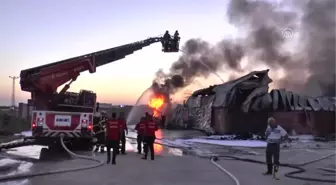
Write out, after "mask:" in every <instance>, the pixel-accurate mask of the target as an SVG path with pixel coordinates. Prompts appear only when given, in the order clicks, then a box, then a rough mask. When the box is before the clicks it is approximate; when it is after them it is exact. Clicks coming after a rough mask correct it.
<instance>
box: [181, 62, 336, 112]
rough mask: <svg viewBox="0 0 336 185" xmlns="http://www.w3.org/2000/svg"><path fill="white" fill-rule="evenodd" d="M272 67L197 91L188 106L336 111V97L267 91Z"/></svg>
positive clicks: (250, 109)
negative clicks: (209, 105) (206, 105)
mask: <svg viewBox="0 0 336 185" xmlns="http://www.w3.org/2000/svg"><path fill="white" fill-rule="evenodd" d="M268 72H269V70H268V69H267V70H262V71H253V72H251V73H249V74H247V75H245V76H243V77H241V78H238V79H236V80H232V81H229V82H227V83H223V84H220V85H214V86H210V87H209V88H205V89H200V90H197V91H195V92H194V93H193V94H192V95H191V96H190V97H189V99H188V100H187V102H186V103H187V105H188V107H199V106H201V104H204V103H206V104H208V103H211V104H212V105H211V106H212V107H222V108H228V109H231V110H232V109H237V110H238V109H239V110H240V111H243V112H254V111H301V110H307V111H335V109H336V99H335V98H329V97H307V96H303V95H299V94H296V93H294V92H291V91H286V90H285V89H273V90H272V91H271V92H270V93H269V92H268V90H269V86H268V84H270V83H271V82H272V79H271V78H270V77H269V76H268Z"/></svg>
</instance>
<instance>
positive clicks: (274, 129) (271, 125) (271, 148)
mask: <svg viewBox="0 0 336 185" xmlns="http://www.w3.org/2000/svg"><path fill="white" fill-rule="evenodd" d="M267 123H268V126H267V128H266V131H265V135H266V138H267V139H266V141H267V146H266V163H267V171H266V172H265V173H264V175H271V174H272V172H273V177H274V178H276V179H278V178H277V177H276V173H277V172H278V169H279V165H280V162H279V158H280V143H281V142H282V141H283V140H284V139H287V138H288V135H287V132H286V131H285V129H283V128H282V127H281V126H279V125H278V124H277V123H276V120H275V119H274V118H273V117H270V118H268V120H267ZM272 158H273V161H272Z"/></svg>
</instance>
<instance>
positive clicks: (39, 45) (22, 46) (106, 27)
mask: <svg viewBox="0 0 336 185" xmlns="http://www.w3.org/2000/svg"><path fill="white" fill-rule="evenodd" d="M227 3H228V2H227V1H225V0H184V1H177V0H171V1H161V0H152V1H151V0H143V1H138V0H133V1H132V0H122V1H121V0H113V1H111V0H95V1H89V0H57V1H45V0H1V1H0V12H1V16H0V24H1V32H0V40H1V41H2V44H1V45H0V58H1V63H2V66H1V69H2V71H1V75H0V81H1V82H2V83H1V84H0V89H1V91H0V104H1V105H9V104H10V97H11V87H12V81H11V80H10V79H9V77H8V76H14V75H15V76H19V74H20V71H21V70H23V69H27V68H31V67H35V66H39V65H43V64H47V63H51V62H56V61H58V60H62V59H67V58H70V57H74V56H78V55H82V54H86V53H90V52H94V51H99V50H101V49H107V48H111V47H115V46H118V45H122V44H127V43H131V42H136V41H140V40H143V39H146V38H148V37H155V36H158V35H161V34H163V33H164V31H165V30H170V32H172V33H173V32H174V31H175V30H176V29H177V30H179V32H180V35H181V43H182V44H183V43H184V42H185V41H186V40H188V39H191V38H202V39H204V40H206V41H209V42H210V43H216V42H217V41H220V40H221V39H222V38H224V37H230V36H234V35H235V34H237V32H236V30H235V28H233V27H232V26H230V25H229V23H227V20H226V16H225V12H226V5H227ZM179 55H181V53H173V54H171V53H162V52H161V44H159V43H157V44H153V45H151V46H149V47H146V48H145V49H143V50H140V51H137V52H135V53H134V54H132V55H129V56H128V57H126V58H125V59H122V60H119V61H116V62H114V63H110V64H108V65H105V66H102V67H99V68H98V69H97V72H96V73H94V74H89V73H88V72H87V73H83V74H81V75H80V77H79V78H78V79H77V81H76V82H74V83H73V84H72V87H71V89H70V90H71V91H75V92H76V91H79V90H80V89H89V90H93V91H95V92H96V93H97V95H98V100H99V101H100V102H106V103H113V104H133V103H135V101H136V99H137V98H138V97H139V96H140V94H141V93H142V92H143V91H144V90H145V89H147V88H148V87H149V86H150V85H151V83H152V80H153V77H154V75H155V72H156V71H157V70H158V69H159V68H163V69H165V70H168V69H169V67H170V65H171V64H172V62H174V61H176V60H177V58H178V56H179ZM220 74H221V75H223V76H224V78H225V74H223V73H220ZM218 82H219V81H218V79H216V78H215V77H214V76H213V77H210V79H209V80H208V81H207V82H206V83H202V84H205V86H208V85H210V84H211V83H218ZM29 97H30V94H29V93H27V92H22V91H21V89H20V85H19V81H17V83H16V102H17V103H18V102H26V101H27V99H28V98H29Z"/></svg>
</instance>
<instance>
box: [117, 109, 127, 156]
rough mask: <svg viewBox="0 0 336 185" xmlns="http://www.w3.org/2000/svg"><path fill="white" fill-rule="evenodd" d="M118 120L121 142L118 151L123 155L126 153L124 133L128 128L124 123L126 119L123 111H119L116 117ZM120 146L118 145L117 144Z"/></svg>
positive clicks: (125, 133)
mask: <svg viewBox="0 0 336 185" xmlns="http://www.w3.org/2000/svg"><path fill="white" fill-rule="evenodd" d="M118 122H119V124H120V125H119V128H120V142H121V148H120V151H119V150H118V154H119V152H121V154H123V155H125V154H126V135H127V134H128V129H127V125H126V120H125V115H124V113H123V112H120V114H119V117H118ZM119 146H120V145H119Z"/></svg>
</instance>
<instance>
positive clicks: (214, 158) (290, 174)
mask: <svg viewBox="0 0 336 185" xmlns="http://www.w3.org/2000/svg"><path fill="white" fill-rule="evenodd" d="M128 138H130V139H135V138H131V137H128ZM157 140H162V139H157ZM155 144H159V145H163V146H166V147H170V148H179V149H182V150H183V149H187V150H190V149H192V147H181V146H171V145H167V144H164V143H159V142H155ZM335 155H336V154H330V155H327V156H324V157H321V158H318V159H314V160H311V161H308V162H305V163H302V164H299V165H293V164H286V163H282V164H280V166H282V167H288V168H292V169H295V171H291V172H288V173H286V174H285V177H288V178H291V179H297V180H305V181H313V182H325V183H335V182H336V180H329V179H320V178H310V177H300V176H296V175H297V174H301V173H304V172H306V170H305V169H304V168H302V167H303V166H306V165H308V164H311V163H315V162H318V161H321V160H324V159H327V158H330V157H332V156H335ZM197 156H198V157H201V158H210V160H211V162H212V163H213V164H214V165H215V166H216V167H217V168H219V169H220V170H221V171H223V172H224V173H226V174H227V175H228V176H229V177H230V178H232V180H234V181H235V183H236V185H239V184H240V183H239V180H238V178H237V177H235V176H234V175H232V174H231V173H230V172H229V171H228V170H227V169H225V168H224V167H223V166H221V165H220V164H219V163H217V162H216V161H217V160H218V158H225V159H234V160H238V161H243V162H250V163H256V164H266V162H264V161H259V160H254V159H246V158H241V157H237V156H232V155H213V156H210V157H209V156H201V155H197Z"/></svg>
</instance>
